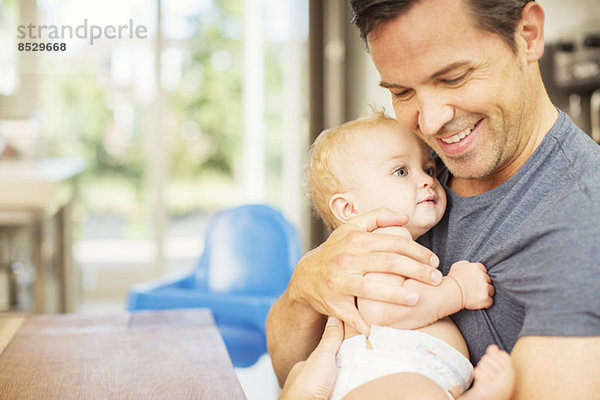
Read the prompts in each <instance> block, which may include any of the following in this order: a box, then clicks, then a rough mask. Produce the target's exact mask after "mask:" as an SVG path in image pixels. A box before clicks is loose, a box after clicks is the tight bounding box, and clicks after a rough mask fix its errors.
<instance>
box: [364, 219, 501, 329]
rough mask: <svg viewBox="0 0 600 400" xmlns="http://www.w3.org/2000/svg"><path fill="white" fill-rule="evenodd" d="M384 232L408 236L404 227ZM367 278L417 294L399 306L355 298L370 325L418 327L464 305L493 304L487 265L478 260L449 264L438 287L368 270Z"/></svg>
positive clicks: (453, 311)
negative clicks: (411, 301) (415, 299)
mask: <svg viewBox="0 0 600 400" xmlns="http://www.w3.org/2000/svg"><path fill="white" fill-rule="evenodd" d="M385 233H386V234H390V233H392V234H399V235H402V236H406V235H408V231H406V230H405V229H403V228H400V229H398V228H396V230H395V231H390V230H389V228H386V231H385ZM366 277H367V278H370V279H375V280H379V281H383V282H386V283H389V284H390V285H394V286H397V285H404V287H406V288H408V289H412V290H414V291H416V292H417V293H419V302H418V303H417V305H415V306H412V307H410V306H401V305H398V304H393V303H383V302H378V301H372V300H368V299H362V298H359V299H357V305H358V309H359V311H360V313H361V315H362V316H363V318H364V319H365V320H366V321H367V322H368V323H369V324H372V325H385V326H391V327H393V328H397V329H417V328H421V327H424V326H427V325H429V324H431V323H433V322H435V321H437V320H439V319H442V318H444V317H446V316H448V315H451V314H454V313H456V312H458V311H460V310H462V309H463V308H467V309H470V310H476V309H481V308H488V307H490V306H491V305H492V296H493V294H494V288H493V286H492V285H491V280H490V278H489V276H488V275H487V270H486V268H485V267H484V266H483V265H482V264H479V263H470V262H467V261H459V262H457V263H455V264H454V265H452V268H450V272H449V274H448V276H445V277H444V278H443V279H442V283H441V284H440V285H439V286H430V285H427V284H424V283H421V282H419V281H416V280H413V279H408V280H407V279H405V278H404V277H402V276H399V275H395V274H388V273H369V274H367V275H366Z"/></svg>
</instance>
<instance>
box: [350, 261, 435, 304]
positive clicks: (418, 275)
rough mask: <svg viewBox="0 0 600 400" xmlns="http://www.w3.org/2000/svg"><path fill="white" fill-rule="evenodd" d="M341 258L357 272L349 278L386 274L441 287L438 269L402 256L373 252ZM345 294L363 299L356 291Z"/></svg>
mask: <svg viewBox="0 0 600 400" xmlns="http://www.w3.org/2000/svg"><path fill="white" fill-rule="evenodd" d="M340 257H341V258H343V261H344V263H345V265H346V266H347V267H349V269H352V270H354V271H357V272H356V273H354V274H352V275H351V276H348V278H354V277H356V276H362V274H364V273H367V272H385V273H391V274H397V275H401V276H403V277H405V278H410V279H414V280H417V281H419V282H423V283H426V284H429V285H434V286H436V285H439V284H440V283H441V281H442V273H441V272H440V271H439V270H437V269H436V268H434V267H432V266H431V265H427V264H423V263H421V262H419V261H416V260H413V259H412V258H410V257H407V256H404V255H400V254H395V253H384V252H372V253H363V254H359V255H348V254H347V255H344V256H340ZM367 266H368V267H367ZM345 293H352V294H354V295H356V296H359V297H362V296H361V294H360V293H357V292H354V291H350V292H345Z"/></svg>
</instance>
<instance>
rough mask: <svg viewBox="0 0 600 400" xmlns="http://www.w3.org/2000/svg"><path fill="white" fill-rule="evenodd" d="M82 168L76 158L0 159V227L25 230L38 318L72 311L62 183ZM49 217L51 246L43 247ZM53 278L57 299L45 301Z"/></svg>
mask: <svg viewBox="0 0 600 400" xmlns="http://www.w3.org/2000/svg"><path fill="white" fill-rule="evenodd" d="M85 168H86V163H85V161H84V160H83V159H81V158H77V157H57V158H40V159H37V160H4V159H2V160H0V227H2V226H4V227H11V226H12V227H14V226H28V227H29V228H30V231H31V235H30V236H31V240H30V242H31V261H32V263H33V267H34V268H35V273H36V279H35V280H34V288H33V289H34V290H33V292H34V293H33V295H34V300H35V304H34V310H33V311H35V312H37V313H46V312H48V313H52V312H73V311H75V305H76V303H77V301H78V299H77V293H78V290H79V288H78V282H77V277H76V274H75V268H74V266H73V261H72V249H71V247H72V246H71V245H72V238H71V228H72V227H71V206H72V198H73V196H74V193H73V190H70V188H69V187H68V185H65V183H66V182H68V181H70V180H71V179H72V178H74V177H75V176H77V175H79V174H80V173H81V172H82V171H84V170H85ZM49 217H53V220H54V222H55V224H54V225H55V226H54V230H55V235H54V236H55V238H56V243H55V244H54V245H52V246H48V245H46V246H44V231H45V229H44V228H45V222H46V221H47V220H48V219H49ZM44 248H51V249H53V253H54V254H52V256H53V257H54V260H53V261H54V262H52V260H49V259H48V257H47V256H45V253H47V251H46V252H45V251H44ZM53 265H55V266H56V267H55V268H52V266H53ZM53 275H54V276H53ZM53 279H55V280H56V281H57V284H58V290H57V291H56V297H58V298H52V296H50V297H49V296H48V294H49V291H48V290H47V286H48V285H49V283H50V282H51V281H52V280H53Z"/></svg>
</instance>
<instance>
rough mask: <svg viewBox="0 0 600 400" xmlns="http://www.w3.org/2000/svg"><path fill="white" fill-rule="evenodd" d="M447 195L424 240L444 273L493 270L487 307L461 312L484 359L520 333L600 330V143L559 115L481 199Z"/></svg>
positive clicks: (443, 177)
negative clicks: (474, 265)
mask: <svg viewBox="0 0 600 400" xmlns="http://www.w3.org/2000/svg"><path fill="white" fill-rule="evenodd" d="M439 166H440V167H441V168H440V172H439V175H438V177H439V179H440V182H442V183H443V184H444V189H445V190H446V193H447V194H448V209H447V211H446V214H445V216H444V218H443V219H442V221H440V223H439V224H438V225H437V226H436V227H434V228H433V229H432V230H431V231H430V232H428V233H427V234H425V235H423V236H422V237H421V238H419V240H418V241H419V242H420V243H421V244H423V245H424V246H426V247H428V248H430V249H432V250H433V251H434V252H435V253H436V254H437V255H438V256H439V258H440V261H441V270H442V272H443V273H444V274H447V273H448V270H449V269H450V266H451V265H452V264H453V263H454V262H456V261H460V260H468V261H472V262H481V263H482V264H484V265H485V266H486V267H487V268H488V273H489V275H490V277H491V278H492V282H493V285H494V288H495V290H496V295H495V296H494V305H493V306H492V307H491V308H489V309H487V310H476V311H469V310H463V311H461V312H459V313H458V314H455V315H454V316H452V319H453V320H454V322H455V323H456V324H457V325H458V327H459V329H460V331H461V332H462V334H463V336H464V337H465V340H466V341H467V344H468V347H469V352H470V354H471V361H472V362H473V363H477V362H478V361H479V359H480V358H481V356H482V355H483V354H484V353H485V350H486V348H487V346H488V345H489V344H491V343H497V344H498V345H499V346H500V347H501V348H503V349H505V350H507V351H511V350H512V348H513V346H514V344H515V342H516V341H517V339H518V338H519V337H521V336H531V335H535V336H594V335H600V146H598V145H597V144H596V143H595V142H593V141H592V140H591V139H590V137H589V136H587V135H586V134H585V133H584V132H582V131H581V130H580V129H579V128H577V127H576V126H575V125H574V124H573V122H572V121H571V120H570V119H569V118H568V117H567V116H566V114H564V113H562V112H560V114H559V116H558V119H557V121H556V123H555V124H554V126H553V127H552V129H551V130H550V131H549V132H548V133H547V134H546V136H545V138H544V139H543V141H542V143H541V144H540V146H539V147H538V148H537V149H536V151H535V152H534V154H533V155H532V156H531V157H530V158H529V160H527V162H526V163H525V165H523V167H522V168H521V169H520V170H519V171H517V173H516V174H515V175H514V176H512V177H511V178H510V179H509V180H508V181H506V182H504V183H503V184H502V185H500V186H498V187H496V188H494V189H493V190H490V191H488V192H486V193H483V194H481V195H477V196H472V197H461V196H458V195H457V194H455V193H453V192H452V191H451V190H450V189H448V187H447V186H446V185H445V182H446V181H447V179H448V170H447V169H446V168H445V167H444V166H443V165H442V164H441V163H439Z"/></svg>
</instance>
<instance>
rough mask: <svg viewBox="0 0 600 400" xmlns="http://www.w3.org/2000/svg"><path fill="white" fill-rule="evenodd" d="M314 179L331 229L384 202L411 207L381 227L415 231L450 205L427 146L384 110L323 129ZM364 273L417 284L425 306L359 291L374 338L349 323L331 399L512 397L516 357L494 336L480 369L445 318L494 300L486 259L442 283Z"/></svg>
mask: <svg viewBox="0 0 600 400" xmlns="http://www.w3.org/2000/svg"><path fill="white" fill-rule="evenodd" d="M310 186H311V192H312V197H313V203H314V205H315V208H316V209H317V210H318V212H319V213H320V215H321V217H322V218H323V220H324V221H325V222H326V223H327V224H328V225H329V226H330V227H331V228H332V229H335V228H336V227H337V226H339V225H340V224H342V223H346V222H351V219H352V217H354V216H356V215H359V214H362V213H364V212H367V211H370V210H373V209H376V208H381V207H386V208H389V209H391V210H393V211H396V212H400V213H404V214H406V215H408V217H409V221H408V223H407V224H406V225H405V226H404V227H391V228H382V229H378V230H377V231H375V234H387V235H400V236H405V237H407V238H410V239H417V238H418V237H419V236H421V235H422V234H424V233H425V232H427V231H428V230H429V229H431V228H432V227H433V226H434V225H436V224H437V223H438V222H439V221H440V219H441V218H442V216H443V215H444V212H445V209H446V194H445V192H444V190H443V188H442V186H441V185H440V183H439V182H438V180H437V178H436V165H435V161H434V160H433V158H432V156H431V153H430V149H429V148H428V147H427V146H426V145H425V144H424V143H423V142H421V141H420V139H418V138H417V136H415V135H414V134H413V133H412V132H410V131H408V130H406V129H405V128H403V127H402V126H401V125H400V123H399V122H398V121H396V120H395V119H393V118H390V117H387V116H385V114H384V113H383V112H375V114H374V115H373V116H371V117H367V118H362V119H359V120H356V121H352V122H349V123H346V124H344V125H342V126H340V127H337V128H335V129H331V130H326V131H324V132H322V133H321V134H320V135H319V137H318V138H317V140H316V141H315V143H314V144H313V146H312V148H311V161H310ZM366 277H367V278H370V279H377V280H380V281H384V282H387V283H388V284H390V285H404V287H406V288H409V289H412V290H414V291H416V292H418V293H419V299H420V300H419V305H418V307H419V311H418V312H415V309H414V308H413V307H408V306H400V305H396V304H392V303H382V302H376V301H372V300H368V299H362V298H358V299H357V307H358V309H359V311H360V313H361V315H362V316H363V318H364V319H365V320H366V321H367V322H368V323H369V324H370V325H371V334H370V336H369V337H368V338H367V337H365V336H364V335H360V334H358V332H354V331H351V330H350V329H349V327H348V326H347V327H346V333H345V339H344V342H343V343H342V345H341V347H340V349H339V351H338V355H337V378H336V384H335V388H334V391H333V394H332V396H331V399H334V400H337V399H341V398H344V399H348V400H350V399H364V398H378V399H383V398H394V399H404V398H406V399H413V400H414V399H434V400H435V399H440V400H443V399H453V398H459V399H491V400H496V399H497V400H501V399H508V398H509V397H510V395H511V392H512V389H513V385H514V371H513V369H512V364H511V360H510V356H509V355H508V354H507V353H506V352H504V351H501V350H499V349H498V347H497V346H495V345H492V346H490V347H489V348H488V350H487V352H486V354H485V355H484V357H483V358H482V359H481V360H480V362H479V363H478V365H477V367H476V368H475V369H473V366H472V365H471V363H470V362H469V354H468V350H467V345H466V343H465V341H464V339H463V337H462V335H461V333H460V331H459V330H458V328H457V327H456V326H455V325H454V323H453V322H452V321H451V320H450V319H449V318H448V316H449V315H451V314H454V313H456V312H458V311H460V310H461V309H463V308H467V309H470V310H476V309H483V308H488V307H490V306H491V305H492V296H493V293H494V290H493V287H492V285H491V280H490V278H489V276H488V275H487V270H486V268H485V267H484V266H483V265H482V264H478V263H470V262H467V261H460V262H457V263H455V264H454V265H452V267H451V269H450V272H449V273H448V276H446V277H444V278H443V280H442V283H441V284H440V285H439V286H437V287H433V286H429V285H425V284H422V283H420V282H418V281H415V280H411V279H408V280H406V279H405V278H403V277H401V276H399V275H395V274H388V273H369V274H367V275H366ZM473 379H474V383H473V386H472V388H471V389H469V387H470V386H471V383H472V382H473Z"/></svg>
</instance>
